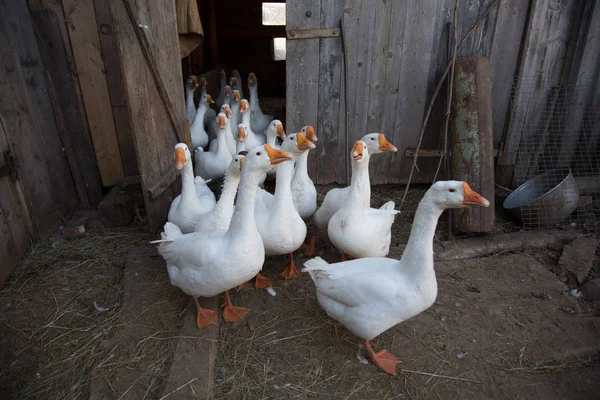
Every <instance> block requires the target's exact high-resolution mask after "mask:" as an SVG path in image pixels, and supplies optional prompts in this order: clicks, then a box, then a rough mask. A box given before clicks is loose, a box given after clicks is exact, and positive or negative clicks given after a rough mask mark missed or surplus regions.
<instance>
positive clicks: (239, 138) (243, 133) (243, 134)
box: [237, 124, 248, 143]
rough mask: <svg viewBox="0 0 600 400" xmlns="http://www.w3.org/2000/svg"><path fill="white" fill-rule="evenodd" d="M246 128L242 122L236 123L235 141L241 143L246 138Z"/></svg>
mask: <svg viewBox="0 0 600 400" xmlns="http://www.w3.org/2000/svg"><path fill="white" fill-rule="evenodd" d="M247 129H248V128H247V127H246V125H244V124H239V125H238V131H237V141H238V142H240V143H242V142H243V141H244V140H246V130H247Z"/></svg>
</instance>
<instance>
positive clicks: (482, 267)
mask: <svg viewBox="0 0 600 400" xmlns="http://www.w3.org/2000/svg"><path fill="white" fill-rule="evenodd" d="M398 190H399V189H398V188H395V189H394V188H393V187H382V188H378V189H376V190H374V192H373V199H374V200H373V203H374V205H377V204H380V203H383V202H384V201H387V200H388V199H390V198H396V199H397V198H398ZM423 192H424V190H423V189H419V188H416V189H415V190H411V191H410V193H409V198H408V199H409V200H407V204H406V205H405V207H404V210H403V211H404V212H403V213H402V214H400V215H399V216H398V218H397V221H396V224H395V226H394V241H393V246H394V248H393V249H392V253H391V254H390V256H391V257H396V258H397V257H399V256H400V254H399V250H398V248H396V247H395V246H397V245H399V244H403V243H406V239H407V237H408V233H407V232H408V230H409V229H410V224H411V223H412V218H413V216H414V210H415V209H416V204H417V202H418V200H419V199H420V197H421V196H422V194H423ZM496 225H497V232H504V231H507V230H511V229H512V230H514V227H512V224H511V223H510V222H508V221H506V220H503V219H499V220H498V221H497V224H496ZM444 227H445V224H444V223H443V222H441V223H440V224H439V229H438V233H437V234H436V238H437V239H439V240H442V239H445V230H444ZM151 238H153V236H152V235H150V234H148V233H146V231H145V228H144V226H130V227H127V228H126V229H122V230H105V229H102V228H101V227H96V228H94V229H92V230H91V232H90V233H89V234H88V235H87V236H84V237H82V238H79V239H72V240H68V241H65V242H64V243H61V244H60V245H59V246H57V247H56V248H52V247H50V246H49V245H48V244H46V243H44V244H39V245H36V246H34V247H33V248H32V250H31V251H30V252H29V253H28V254H27V255H26V256H25V257H24V258H23V260H22V262H21V263H20V265H19V266H18V267H17V269H16V270H15V273H14V274H13V277H12V278H11V280H10V281H9V282H8V283H7V284H6V285H5V287H4V288H2V289H1V290H0V310H1V311H2V312H1V313H0V362H1V365H2V367H1V371H0V398H2V399H48V398H51V399H77V398H80V399H83V398H90V394H91V393H100V394H101V395H100V396H97V397H92V398H102V399H112V398H114V399H119V398H123V399H127V398H132V399H133V398H135V399H140V398H143V399H160V398H162V397H163V396H165V395H167V394H169V392H167V393H166V394H165V388H167V387H169V382H168V375H169V372H170V370H171V361H172V359H173V355H174V352H175V348H176V347H177V340H179V339H181V337H180V335H181V333H180V332H181V327H182V325H183V324H184V321H187V319H190V318H193V314H192V312H191V309H190V308H188V299H187V298H186V297H185V296H184V295H182V293H181V292H180V291H178V290H177V289H176V288H173V287H171V285H170V283H169V280H168V276H167V273H166V270H165V269H164V268H162V265H163V264H162V259H160V256H158V255H157V253H156V250H155V247H154V246H153V245H149V244H148V241H149V240H150V239H151ZM132 249H134V250H132ZM318 251H319V252H320V253H321V254H322V255H323V257H324V258H326V259H328V260H329V261H336V260H337V257H338V256H337V254H336V253H335V252H334V251H333V248H332V247H331V245H330V244H329V243H328V242H327V240H325V239H324V238H322V237H321V238H320V239H319V241H318ZM128 252H129V259H127V254H128ZM560 254H561V249H560V248H553V249H544V250H527V251H523V252H520V253H505V254H497V255H494V256H490V257H487V258H480V259H473V260H461V261H455V262H443V263H442V262H440V263H437V264H436V271H437V277H438V284H439V295H438V299H437V301H436V303H435V305H434V306H432V307H431V308H430V309H429V310H427V311H426V312H425V313H423V314H421V315H419V316H417V317H415V318H413V319H412V320H410V321H407V322H405V323H403V324H400V325H399V326H397V327H395V328H393V329H391V330H389V331H388V332H386V333H385V334H383V335H381V336H380V337H379V338H377V339H376V340H375V341H374V345H375V348H376V349H382V348H385V349H387V350H389V351H391V352H393V353H394V354H396V355H397V356H398V358H399V359H400V360H401V361H402V363H401V364H399V366H398V375H397V376H396V377H391V376H387V375H385V374H383V373H381V372H379V371H378V370H377V369H376V368H375V367H374V366H373V365H371V364H362V363H361V362H360V361H359V358H360V357H359V356H360V355H362V350H361V349H360V348H359V345H358V341H357V339H356V338H355V337H353V336H352V335H351V334H349V333H348V332H347V331H346V330H345V329H344V328H343V327H342V326H341V325H339V324H337V323H336V322H334V321H332V320H331V319H329V318H328V317H327V316H326V315H325V313H324V312H323V311H322V310H321V309H320V307H319V306H318V304H317V302H316V298H315V293H314V286H313V284H312V283H311V282H310V280H309V278H308V277H307V276H303V278H302V279H300V280H295V281H284V280H281V279H280V278H279V274H280V272H281V271H282V269H283V268H284V264H285V261H286V259H285V257H283V258H281V257H280V258H269V259H268V260H267V265H266V266H265V274H266V275H267V276H270V277H271V278H273V279H275V290H276V291H277V296H275V297H272V296H270V295H269V294H268V293H267V292H266V291H264V290H245V291H242V292H239V293H232V300H233V302H234V304H236V305H244V306H247V307H251V309H252V311H251V313H250V314H249V317H248V318H247V320H246V322H244V323H242V324H224V323H222V322H221V324H220V327H219V328H220V330H219V333H218V334H219V341H218V357H217V361H216V366H215V380H214V388H213V398H215V399H240V398H249V399H255V398H273V399H276V398H300V399H302V398H324V399H327V398H332V399H333V398H336V399H337V398H352V399H365V398H427V399H428V398H456V397H460V398H469V399H470V398H473V399H475V398H476V399H481V398H544V399H550V398H556V399H568V398H573V399H587V398H590V399H591V398H599V396H600V381H599V380H598V376H600V357H599V356H600V353H599V350H600V339H598V333H599V332H600V313H599V312H598V308H597V307H594V305H593V304H591V303H588V302H585V301H582V300H577V299H575V298H574V297H572V296H571V295H570V294H569V287H568V286H567V285H566V284H564V283H562V282H561V281H560V280H558V279H557V276H556V275H555V273H558V272H559V271H557V264H558V259H559V257H560ZM599 256H600V254H597V255H596V260H595V266H594V269H593V270H592V272H591V275H592V276H600V267H599ZM297 259H298V266H300V265H301V262H302V261H303V259H302V258H301V256H300V255H298V256H297ZM142 266H147V267H148V268H146V270H145V271H147V272H146V273H145V274H144V275H140V276H136V275H135V271H136V268H140V270H141V268H142ZM128 271H129V272H128ZM132 273H133V275H132ZM127 282H129V283H127ZM132 282H133V283H132ZM128 304H129V307H128V306H127V305H128ZM131 304H133V307H131ZM219 304H220V300H219ZM132 310H133V311H132ZM198 362H199V363H202V362H205V360H199V361H198ZM129 382H133V383H129ZM98 388H100V390H99V391H98ZM178 393H180V392H176V393H174V394H172V395H170V396H169V398H181V397H180V396H178Z"/></svg>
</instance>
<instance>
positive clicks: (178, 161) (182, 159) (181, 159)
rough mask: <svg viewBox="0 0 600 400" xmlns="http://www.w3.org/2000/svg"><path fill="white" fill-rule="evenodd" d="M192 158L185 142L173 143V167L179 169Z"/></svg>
mask: <svg viewBox="0 0 600 400" xmlns="http://www.w3.org/2000/svg"><path fill="white" fill-rule="evenodd" d="M191 159H192V154H191V153H190V149H188V147H187V145H186V144H185V143H177V144H176V145H175V168H177V169H178V170H181V169H182V168H183V166H184V165H185V164H187V162H188V161H189V160H191Z"/></svg>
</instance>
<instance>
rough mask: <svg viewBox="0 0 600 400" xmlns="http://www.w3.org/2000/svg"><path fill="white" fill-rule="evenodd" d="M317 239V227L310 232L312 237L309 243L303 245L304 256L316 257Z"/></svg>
mask: <svg viewBox="0 0 600 400" xmlns="http://www.w3.org/2000/svg"><path fill="white" fill-rule="evenodd" d="M316 239H317V227H316V226H313V228H312V229H311V230H310V237H309V239H308V243H307V242H304V243H302V247H303V248H304V255H305V256H306V257H312V256H314V255H315V241H316Z"/></svg>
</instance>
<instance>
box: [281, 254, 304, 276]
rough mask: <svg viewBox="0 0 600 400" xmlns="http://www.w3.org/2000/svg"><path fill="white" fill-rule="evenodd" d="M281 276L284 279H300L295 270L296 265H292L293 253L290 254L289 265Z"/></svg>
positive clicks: (298, 273)
mask: <svg viewBox="0 0 600 400" xmlns="http://www.w3.org/2000/svg"><path fill="white" fill-rule="evenodd" d="M281 276H282V277H283V278H285V279H300V278H301V275H300V272H298V270H297V269H296V264H294V253H290V264H289V265H288V266H287V268H286V269H284V270H283V272H282V273H281Z"/></svg>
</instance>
